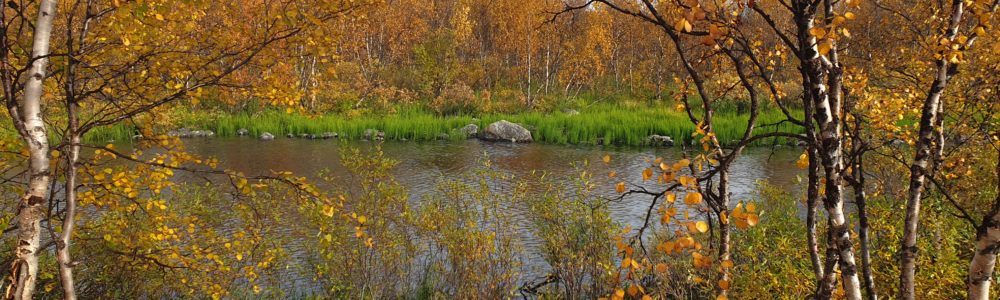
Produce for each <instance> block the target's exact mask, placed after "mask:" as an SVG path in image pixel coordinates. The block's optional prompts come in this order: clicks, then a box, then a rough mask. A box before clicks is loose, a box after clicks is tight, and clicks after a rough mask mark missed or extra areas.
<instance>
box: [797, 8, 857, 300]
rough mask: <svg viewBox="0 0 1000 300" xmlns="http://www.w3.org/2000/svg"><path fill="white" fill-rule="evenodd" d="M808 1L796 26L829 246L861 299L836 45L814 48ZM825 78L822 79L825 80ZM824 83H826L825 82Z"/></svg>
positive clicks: (847, 285) (850, 291)
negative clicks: (824, 51) (847, 202)
mask: <svg viewBox="0 0 1000 300" xmlns="http://www.w3.org/2000/svg"><path fill="white" fill-rule="evenodd" d="M806 2H807V1H798V2H797V3H796V27H797V36H798V38H799V45H801V47H802V50H801V51H802V53H800V54H799V55H800V58H801V59H802V65H803V66H802V68H803V69H804V70H805V72H806V74H807V75H808V77H809V86H807V87H806V88H808V89H810V92H809V95H810V96H812V102H813V104H814V106H813V108H814V109H815V111H814V114H813V118H814V119H815V121H816V124H817V125H818V126H819V132H818V133H819V136H818V137H819V141H818V142H819V150H820V151H819V158H820V162H821V163H822V165H823V171H824V173H825V179H826V185H825V187H826V197H825V199H824V201H823V206H824V207H825V208H826V212H827V217H828V220H829V223H830V227H829V229H828V230H829V234H830V238H831V240H830V243H831V244H833V245H831V247H835V248H836V251H837V256H838V264H839V266H840V270H841V277H842V278H843V287H844V292H845V294H846V298H847V299H851V300H858V299H861V283H860V281H859V280H858V274H857V266H856V264H855V259H854V249H853V243H852V242H851V235H850V223H848V222H847V215H846V214H845V213H844V202H843V188H842V186H841V181H842V180H843V178H844V176H843V171H844V158H843V137H844V135H843V130H842V125H841V122H840V120H841V104H842V93H841V88H842V84H843V70H842V69H841V67H840V65H839V63H838V61H837V59H838V58H837V48H836V45H834V46H832V47H831V48H832V49H831V50H830V52H829V54H828V56H827V57H826V59H828V61H824V60H823V58H824V57H822V56H821V55H820V53H819V51H818V48H817V43H816V42H817V40H816V37H815V36H813V35H811V34H810V33H809V31H810V30H811V29H812V26H813V15H812V14H810V13H807V12H808V11H811V9H810V6H811V4H808V3H806ZM825 3H826V6H827V7H826V10H827V16H830V15H831V12H830V10H831V7H830V5H831V4H830V3H829V2H828V1H827V2H825ZM824 79H825V80H824ZM824 83H826V84H825V85H824Z"/></svg>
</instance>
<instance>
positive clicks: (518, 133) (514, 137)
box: [479, 120, 533, 143]
mask: <svg viewBox="0 0 1000 300" xmlns="http://www.w3.org/2000/svg"><path fill="white" fill-rule="evenodd" d="M479 138H481V139H483V140H487V141H509V142H513V143H530V142H532V141H533V139H532V138H531V131H528V129H526V128H524V126H521V125H518V124H514V123H511V122H508V121H507V120H500V121H497V122H494V123H493V124H490V126H487V127H486V129H485V130H483V133H482V134H481V135H480V136H479Z"/></svg>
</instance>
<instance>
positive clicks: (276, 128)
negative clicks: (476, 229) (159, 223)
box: [87, 105, 801, 146]
mask: <svg viewBox="0 0 1000 300" xmlns="http://www.w3.org/2000/svg"><path fill="white" fill-rule="evenodd" d="M747 118H748V116H746V115H740V114H738V113H736V112H722V113H719V114H717V115H716V117H715V122H714V126H715V131H716V134H717V136H718V137H719V140H720V141H721V142H722V143H724V144H728V143H731V142H733V141H736V140H739V139H740V137H742V135H743V132H744V131H745V130H746V122H747ZM783 119H784V116H783V115H782V114H781V112H780V111H777V110H765V111H763V112H762V113H761V115H760V117H759V118H758V124H760V125H762V124H775V125H771V126H764V127H760V125H758V126H759V127H758V129H757V132H758V133H760V132H769V131H786V132H798V131H799V130H801V129H799V128H797V127H796V126H793V125H791V124H788V123H780V121H781V120H783ZM499 120H508V121H511V122H514V123H518V124H521V125H524V126H525V127H526V128H528V129H529V130H530V131H531V132H532V136H533V137H534V139H535V141H536V142H541V143H549V144H573V145H578V144H598V143H599V142H600V141H602V140H603V143H605V144H614V145H628V146H640V145H645V144H647V138H648V137H649V136H650V135H653V134H658V135H667V136H670V137H673V138H674V140H675V141H677V142H682V141H687V140H690V139H691V134H692V133H693V132H694V130H695V125H694V124H692V123H691V121H690V120H689V119H688V117H687V115H686V114H684V113H682V112H677V111H674V110H672V109H669V108H650V107H642V108H629V107H624V106H616V105H597V106H592V107H588V108H586V109H583V110H581V111H580V112H579V114H569V113H564V112H553V113H543V112H528V113H517V114H483V115H480V116H478V118H475V117H472V116H447V117H441V116H436V115H434V114H432V113H429V112H426V111H422V110H416V109H410V110H403V111H401V112H400V113H397V114H394V115H389V116H361V117H356V118H351V119H349V118H345V117H343V116H339V115H321V116H306V115H299V114H287V113H284V112H276V111H268V112H262V113H257V114H253V115H250V114H240V115H221V116H219V115H211V114H208V113H203V114H192V115H190V116H187V117H186V118H184V120H183V121H181V123H182V124H181V126H185V127H189V128H195V129H209V130H212V131H215V133H216V134H217V135H219V136H222V137H230V136H236V135H237V134H236V132H237V130H239V129H240V128H246V129H247V130H249V131H250V134H251V135H252V136H258V135H260V134H262V133H264V132H269V133H272V134H275V135H278V136H284V135H286V134H289V133H290V134H296V135H298V134H303V133H304V134H317V135H318V134H321V133H324V132H336V133H337V134H339V135H340V138H342V139H360V138H361V137H362V136H363V134H364V132H365V130H366V129H377V130H381V131H384V132H385V137H386V139H389V140H403V139H406V140H411V141H428V140H435V139H438V138H439V136H440V135H441V134H442V133H444V134H448V135H449V136H450V139H461V138H463V137H462V136H461V134H460V133H459V132H458V129H460V128H462V127H463V126H465V125H467V124H476V125H478V126H479V127H480V130H482V129H484V128H485V127H486V126H488V125H489V124H490V123H493V122H496V121H499ZM132 132H134V130H132V128H131V127H130V126H126V125H120V126H115V127H109V128H101V129H98V130H94V132H92V133H91V134H89V135H88V136H87V138H88V139H89V140H123V139H127V138H129V137H130V136H131V135H132ZM775 142H776V143H787V142H788V141H787V140H785V139H778V140H760V141H758V142H757V143H756V144H758V145H761V144H770V143H775Z"/></svg>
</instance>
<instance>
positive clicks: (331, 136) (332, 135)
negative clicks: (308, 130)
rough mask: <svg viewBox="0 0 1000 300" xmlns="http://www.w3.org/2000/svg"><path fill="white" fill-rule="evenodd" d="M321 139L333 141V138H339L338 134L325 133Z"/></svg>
mask: <svg viewBox="0 0 1000 300" xmlns="http://www.w3.org/2000/svg"><path fill="white" fill-rule="evenodd" d="M319 137H320V138H321V139H324V140H329V139H332V138H336V137H337V133H336V132H324V133H323V134H320V135H319Z"/></svg>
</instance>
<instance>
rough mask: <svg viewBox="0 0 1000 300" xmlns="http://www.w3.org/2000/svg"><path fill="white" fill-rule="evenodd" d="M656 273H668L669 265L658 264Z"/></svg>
mask: <svg viewBox="0 0 1000 300" xmlns="http://www.w3.org/2000/svg"><path fill="white" fill-rule="evenodd" d="M656 272H659V273H666V272H667V264H665V263H658V264H656Z"/></svg>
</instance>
